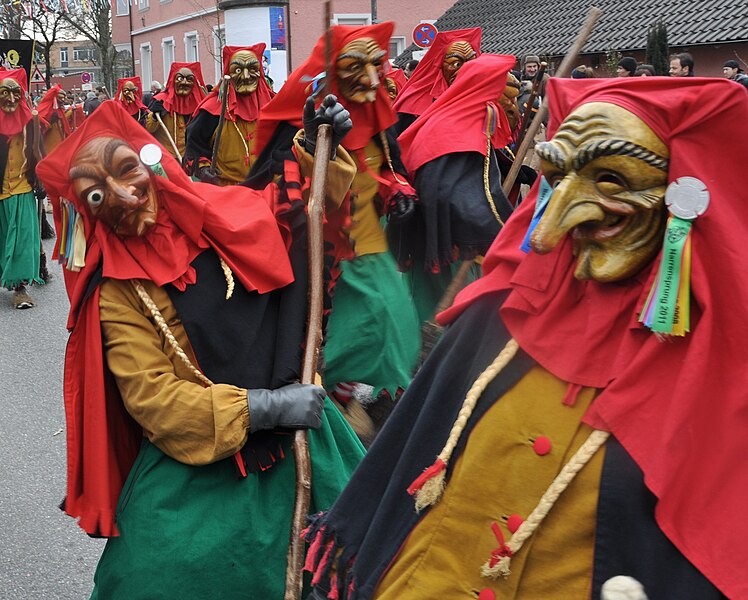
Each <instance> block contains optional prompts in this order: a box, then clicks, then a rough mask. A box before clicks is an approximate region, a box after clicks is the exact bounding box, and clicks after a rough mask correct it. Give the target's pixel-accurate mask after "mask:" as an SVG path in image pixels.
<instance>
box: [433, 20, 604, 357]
mask: <svg viewBox="0 0 748 600" xmlns="http://www.w3.org/2000/svg"><path fill="white" fill-rule="evenodd" d="M602 14H603V11H601V10H600V9H599V8H597V7H595V6H593V7H592V8H590V10H589V12H588V13H587V19H586V20H585V22H584V24H583V25H582V29H580V30H579V33H578V34H577V38H576V40H575V41H574V44H573V45H572V47H571V48H570V49H569V52H568V53H567V54H566V56H565V57H564V60H563V61H561V65H560V66H559V68H558V71H556V74H555V76H556V77H566V76H567V75H568V74H569V73H571V68H572V67H571V65H572V63H573V61H574V60H575V59H576V57H577V54H579V51H580V50H581V49H582V47H583V46H584V45H585V44H586V43H587V38H588V37H589V36H590V33H592V29H593V28H594V27H595V23H597V20H598V19H599V18H600V16H601V15H602ZM530 110H531V105H530V104H529V102H528V106H527V109H526V110H525V114H528V112H529V111H530ZM547 114H548V104H547V103H546V102H543V104H541V106H540V110H538V112H537V113H536V115H535V118H533V120H532V123H530V126H529V127H527V129H525V131H524V133H525V135H524V139H523V140H522V143H521V144H520V146H519V149H518V150H517V153H516V155H515V158H514V162H513V163H512V167H511V169H509V173H507V176H506V177H505V178H504V181H503V182H502V184H501V189H502V190H503V192H504V195H505V196H507V197H508V196H509V192H510V191H511V189H512V187H513V186H514V182H515V181H516V180H517V175H518V174H519V170H520V168H521V167H522V163H523V161H524V159H525V156H526V155H527V152H528V151H529V150H530V146H531V145H532V143H533V141H534V140H535V135H536V134H537V133H538V129H539V128H540V124H541V123H542V122H543V121H544V120H545V117H546V115H547ZM499 235H500V234H499ZM473 264H475V263H474V261H472V260H466V261H463V262H462V264H461V265H460V268H459V269H458V270H457V273H455V276H454V277H453V278H452V281H451V282H450V283H449V286H448V287H447V289H446V291H445V292H444V295H443V296H442V298H441V300H439V303H438V304H437V305H436V312H435V313H434V317H432V318H431V319H430V320H429V321H426V322H425V323H424V324H423V327H422V328H421V339H422V340H423V341H422V344H421V354H420V357H419V361H418V362H419V365H420V364H422V363H423V361H424V360H426V357H427V356H428V355H429V353H430V352H431V349H432V348H433V347H434V344H435V343H436V341H437V340H438V339H439V334H440V333H441V330H442V327H441V326H440V325H438V324H437V323H436V321H435V317H436V315H438V314H439V313H440V312H442V311H444V310H446V309H447V308H449V307H450V306H452V302H454V299H455V297H456V296H457V294H458V293H459V292H460V290H462V288H463V287H465V282H466V280H467V276H468V273H469V272H470V269H471V268H472V266H473Z"/></svg>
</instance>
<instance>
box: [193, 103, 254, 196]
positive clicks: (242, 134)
mask: <svg viewBox="0 0 748 600" xmlns="http://www.w3.org/2000/svg"><path fill="white" fill-rule="evenodd" d="M256 125H257V121H244V120H242V119H240V118H238V117H237V119H236V121H229V120H228V119H226V121H225V122H224V124H223V133H222V134H221V141H220V142H219V144H218V160H217V161H216V162H217V164H216V166H217V167H218V170H219V171H220V173H221V175H220V180H221V185H234V184H237V183H241V182H242V181H244V180H245V179H246V178H247V175H249V170H250V169H251V168H252V165H253V164H254V162H255V160H257V157H256V156H253V153H252V150H253V149H254V145H255V127H256ZM216 131H217V129H216ZM215 139H216V134H215V133H213V135H212V136H211V138H210V140H211V147H212V145H213V142H214V141H215ZM206 158H207V157H206ZM198 166H199V167H209V166H210V162H209V161H202V160H201V161H200V163H199V165H198Z"/></svg>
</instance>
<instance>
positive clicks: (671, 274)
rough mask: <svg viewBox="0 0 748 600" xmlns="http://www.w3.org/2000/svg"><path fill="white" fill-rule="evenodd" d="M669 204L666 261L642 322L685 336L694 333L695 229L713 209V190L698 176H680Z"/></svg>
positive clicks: (668, 192)
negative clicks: (711, 202)
mask: <svg viewBox="0 0 748 600" xmlns="http://www.w3.org/2000/svg"><path fill="white" fill-rule="evenodd" d="M665 204H666V205H667V207H668V210H669V211H670V218H669V219H668V222H667V228H666V229H665V240H664V243H663V247H662V259H661V260H660V267H659V270H658V271H657V276H656V277H655V281H654V284H653V285H652V289H651V290H650V291H649V296H647V301H646V302H645V303H644V308H643V309H642V312H641V314H640V315H639V321H640V322H641V323H644V325H646V326H647V327H649V328H650V329H651V330H652V331H654V332H655V333H659V334H662V335H678V336H684V335H686V333H688V332H689V331H690V330H691V323H690V298H691V226H692V224H693V220H694V219H695V218H696V217H698V216H700V215H703V214H704V212H705V211H706V209H707V207H708V206H709V191H708V190H707V189H706V185H705V184H704V183H703V182H702V181H700V180H699V179H696V178H695V177H679V178H678V179H676V180H675V181H673V182H672V183H670V185H668V187H667V190H666V191H665Z"/></svg>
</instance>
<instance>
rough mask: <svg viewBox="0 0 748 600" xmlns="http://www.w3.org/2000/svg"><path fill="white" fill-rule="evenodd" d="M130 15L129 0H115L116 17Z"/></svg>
mask: <svg viewBox="0 0 748 600" xmlns="http://www.w3.org/2000/svg"><path fill="white" fill-rule="evenodd" d="M129 14H130V2H129V0H117V16H118V17H121V16H122V15H129Z"/></svg>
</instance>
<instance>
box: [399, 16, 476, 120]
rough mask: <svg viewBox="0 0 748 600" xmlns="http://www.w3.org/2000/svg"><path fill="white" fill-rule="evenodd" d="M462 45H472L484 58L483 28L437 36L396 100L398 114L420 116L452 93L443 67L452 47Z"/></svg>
mask: <svg viewBox="0 0 748 600" xmlns="http://www.w3.org/2000/svg"><path fill="white" fill-rule="evenodd" d="M459 41H466V42H470V45H471V46H472V47H473V49H474V50H475V51H476V53H477V54H478V55H479V56H480V41H481V30H480V28H479V27H474V28H472V29H455V30H454V31H440V32H439V33H437V34H436V38H435V39H434V43H433V45H432V46H431V47H430V48H429V49H428V52H426V54H425V56H424V57H423V59H422V60H421V62H419V63H418V66H417V67H416V70H415V71H413V74H412V75H411V76H410V79H408V83H407V84H406V85H405V87H404V88H403V91H402V92H400V94H398V96H397V99H396V100H395V110H396V111H397V112H399V113H406V114H409V115H420V114H422V113H423V112H424V111H425V110H426V109H427V108H428V107H429V106H431V103H432V102H433V101H434V100H436V99H437V98H438V97H439V96H441V95H442V94H443V93H444V92H445V91H446V90H447V89H448V86H447V81H446V80H445V79H444V75H443V74H442V63H443V62H444V55H445V54H446V52H447V48H449V46H450V44H452V43H454V42H459Z"/></svg>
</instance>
